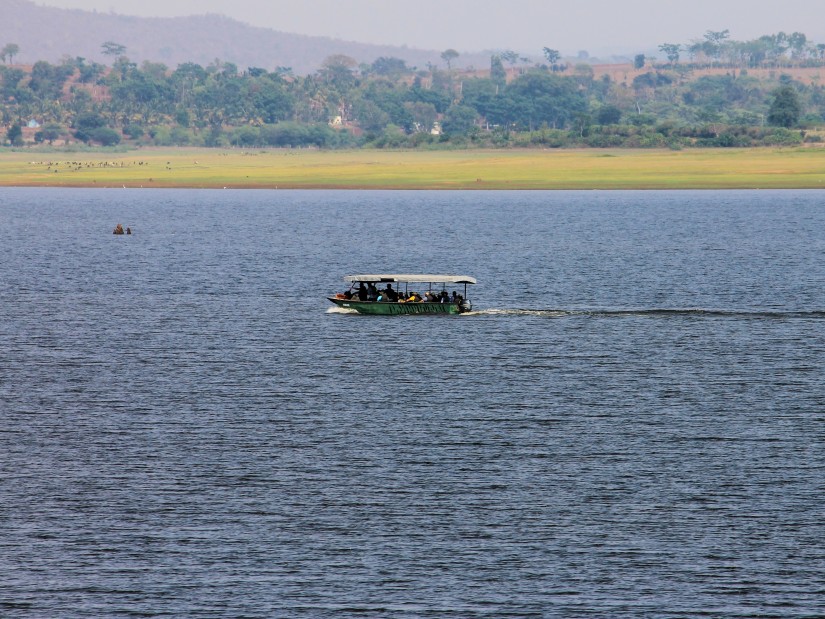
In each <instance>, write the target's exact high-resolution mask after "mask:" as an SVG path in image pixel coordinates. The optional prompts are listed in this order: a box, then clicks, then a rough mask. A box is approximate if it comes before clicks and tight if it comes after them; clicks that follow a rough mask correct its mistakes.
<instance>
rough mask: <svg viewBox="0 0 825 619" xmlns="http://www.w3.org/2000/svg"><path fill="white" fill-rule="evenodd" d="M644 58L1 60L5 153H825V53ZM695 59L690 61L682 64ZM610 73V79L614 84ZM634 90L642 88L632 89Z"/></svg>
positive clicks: (723, 49) (450, 53)
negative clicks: (45, 148) (797, 147)
mask: <svg viewBox="0 0 825 619" xmlns="http://www.w3.org/2000/svg"><path fill="white" fill-rule="evenodd" d="M659 49H660V50H661V51H662V52H663V53H664V54H665V56H666V58H667V59H666V61H657V60H656V59H651V58H646V57H645V56H644V55H641V54H639V55H638V56H636V58H635V63H634V66H633V67H629V68H628V72H627V75H626V76H624V78H615V77H611V74H610V73H607V72H605V73H603V74H601V75H597V73H596V70H595V69H594V66H593V65H591V64H589V63H587V62H585V61H584V60H586V59H585V58H579V59H574V60H566V59H562V58H561V56H560V54H559V53H558V51H556V50H553V49H550V48H544V57H545V59H546V62H541V63H534V64H530V65H528V64H527V63H525V61H524V58H521V57H520V56H519V55H518V54H515V53H513V52H502V53H499V54H495V55H493V56H492V57H491V58H490V67H489V69H488V70H484V71H467V70H457V69H454V68H453V66H452V65H453V64H454V61H455V59H456V58H457V57H458V56H459V54H458V52H456V51H455V50H446V51H444V52H443V53H442V54H441V58H442V60H443V61H444V66H443V67H438V66H434V65H429V66H428V67H427V68H426V69H417V68H411V67H408V66H407V64H406V62H405V61H404V60H401V59H399V58H394V57H382V58H378V59H377V60H375V61H374V62H372V63H370V64H360V65H359V64H358V63H357V61H356V60H355V59H353V58H351V57H348V56H345V55H333V56H330V57H328V58H327V59H326V61H325V62H324V64H323V66H322V67H321V68H320V69H319V70H318V71H316V72H314V73H312V74H310V75H305V76H297V75H294V74H293V72H292V71H291V70H290V69H289V68H286V67H279V68H278V69H276V70H274V71H269V70H266V69H262V68H256V67H248V68H246V69H244V70H240V69H239V67H237V66H236V65H234V64H232V63H229V62H221V61H219V60H216V61H214V62H213V63H211V64H209V65H208V66H205V67H204V66H201V65H198V64H195V63H185V64H181V65H179V66H178V67H177V68H175V69H174V70H171V69H169V68H168V67H167V66H165V65H164V64H161V63H153V62H143V63H142V64H141V65H140V66H138V65H137V64H136V63H133V62H131V61H130V60H129V58H128V50H127V49H126V48H125V47H124V46H122V45H119V44H117V43H115V42H111V41H109V42H106V43H104V44H103V51H104V53H105V54H106V55H107V56H108V57H110V58H111V59H112V62H111V64H110V65H106V64H100V63H96V62H88V61H86V60H85V59H84V58H80V57H75V58H65V59H64V60H63V61H62V62H60V63H57V64H51V63H49V62H46V61H40V62H37V63H35V64H34V65H32V66H19V65H14V64H13V60H14V56H15V55H16V54H17V53H19V47H18V46H17V45H15V44H11V43H10V44H7V45H6V46H5V47H3V48H2V49H0V56H2V61H3V65H2V66H0V125H2V127H3V130H2V131H0V139H1V138H5V144H6V145H11V146H15V147H20V146H24V145H26V144H31V143H39V144H46V145H60V144H66V143H73V142H75V143H85V144H92V145H104V146H112V145H116V144H119V143H124V142H125V143H129V144H134V145H159V146H167V145H197V146H221V147H224V146H241V147H256V146H277V147H298V146H314V147H325V148H337V147H372V148H466V147H634V148H651V147H670V148H684V147H690V146H719V147H726V146H759V145H793V144H800V143H802V142H803V141H807V142H818V141H820V140H822V137H821V136H820V135H819V132H818V128H819V126H820V125H822V124H823V123H825V120H824V115H825V85H822V84H820V83H819V72H818V68H820V67H825V45H821V44H820V45H817V44H813V43H811V42H809V41H808V40H807V38H806V37H805V35H803V34H801V33H793V34H791V35H786V34H784V33H779V34H776V35H767V36H764V37H761V38H759V39H757V40H755V41H747V42H736V41H731V40H730V38H729V36H728V31H723V32H708V33H706V34H705V36H704V37H703V38H701V39H697V40H695V41H693V42H692V43H690V44H686V45H681V44H670V43H663V44H662V45H661V46H660V47H659ZM684 56H687V58H684ZM614 73H615V72H614ZM628 76H632V77H628Z"/></svg>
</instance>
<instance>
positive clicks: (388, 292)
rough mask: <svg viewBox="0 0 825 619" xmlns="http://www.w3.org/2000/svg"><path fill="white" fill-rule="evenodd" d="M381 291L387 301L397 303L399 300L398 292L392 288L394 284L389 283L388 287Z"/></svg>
mask: <svg viewBox="0 0 825 619" xmlns="http://www.w3.org/2000/svg"><path fill="white" fill-rule="evenodd" d="M381 292H382V296H383V297H384V299H385V300H386V301H390V302H391V303H396V302H397V301H398V293H397V292H395V290H393V289H392V284H387V287H386V288H385V289H384V290H382V291H381Z"/></svg>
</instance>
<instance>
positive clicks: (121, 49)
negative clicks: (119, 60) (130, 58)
mask: <svg viewBox="0 0 825 619" xmlns="http://www.w3.org/2000/svg"><path fill="white" fill-rule="evenodd" d="M100 47H102V48H103V50H102V51H103V55H104V56H114V57H118V56H123V54H125V53H126V46H125V45H121V44H120V43H115V42H114V41H106V42H105V43H103V44H102V45H101V46H100Z"/></svg>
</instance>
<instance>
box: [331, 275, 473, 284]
mask: <svg viewBox="0 0 825 619" xmlns="http://www.w3.org/2000/svg"><path fill="white" fill-rule="evenodd" d="M344 281H345V282H376V283H377V282H416V283H423V284H432V283H438V284H442V283H443V284H475V283H476V280H475V277H470V276H469V275H417V274H409V273H395V274H393V273H389V274H380V275H347V276H346V277H345V278H344Z"/></svg>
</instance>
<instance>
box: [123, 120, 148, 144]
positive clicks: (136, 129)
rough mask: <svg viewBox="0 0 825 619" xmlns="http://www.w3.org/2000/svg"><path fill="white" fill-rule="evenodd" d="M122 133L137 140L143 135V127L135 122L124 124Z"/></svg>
mask: <svg viewBox="0 0 825 619" xmlns="http://www.w3.org/2000/svg"><path fill="white" fill-rule="evenodd" d="M123 135H125V136H127V137H128V138H129V139H130V140H137V139H138V138H139V137H141V136H142V135H143V127H141V126H140V125H136V124H131V125H126V126H125V127H124V128H123Z"/></svg>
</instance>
